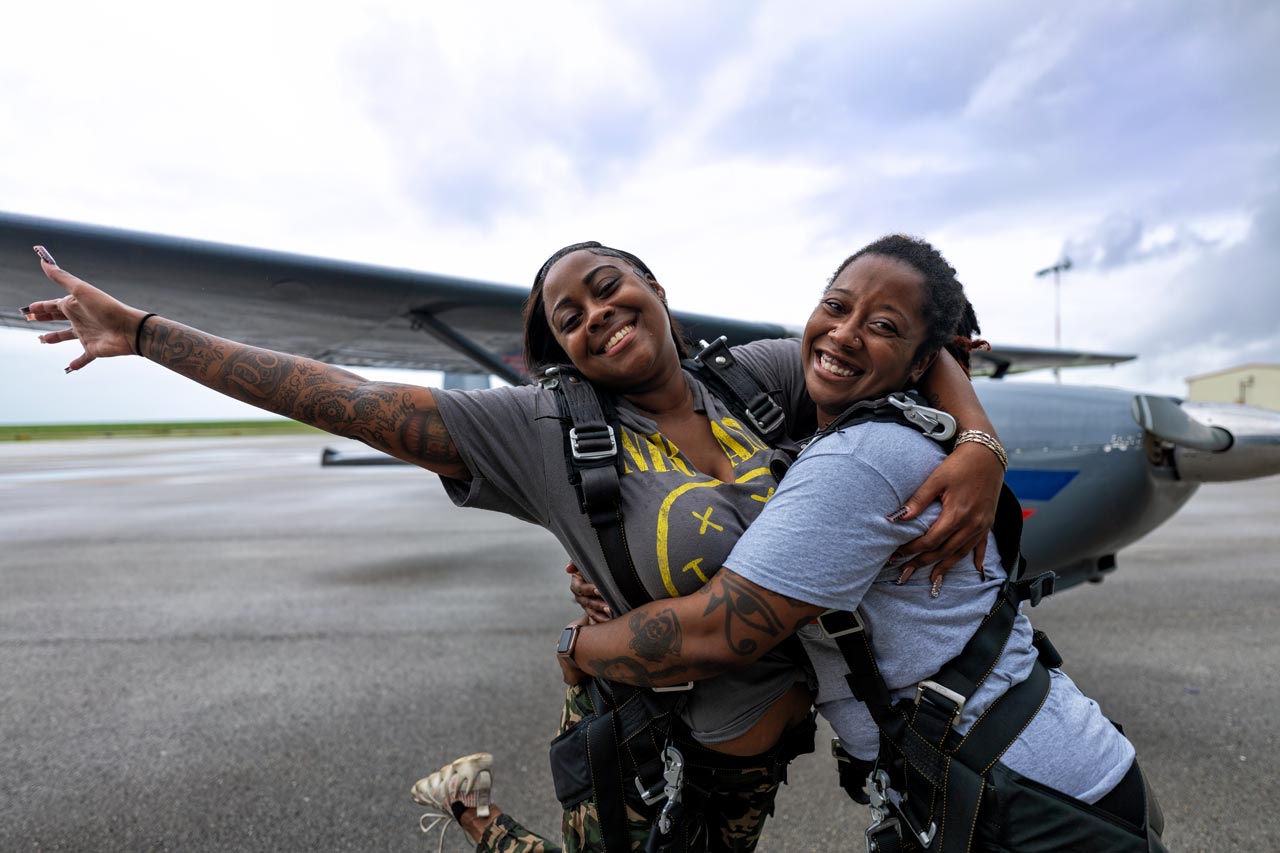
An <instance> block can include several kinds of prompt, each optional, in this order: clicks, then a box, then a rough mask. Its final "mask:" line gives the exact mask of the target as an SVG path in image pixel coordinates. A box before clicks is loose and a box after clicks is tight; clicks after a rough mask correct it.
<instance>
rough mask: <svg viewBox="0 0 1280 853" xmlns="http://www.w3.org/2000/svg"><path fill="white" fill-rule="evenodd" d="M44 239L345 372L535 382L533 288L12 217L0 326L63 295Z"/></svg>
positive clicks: (0, 252) (63, 252) (112, 283)
mask: <svg viewBox="0 0 1280 853" xmlns="http://www.w3.org/2000/svg"><path fill="white" fill-rule="evenodd" d="M37 243H39V244H44V245H45V246H47V247H48V248H49V250H50V251H51V252H52V253H53V254H54V257H56V258H58V259H59V261H60V262H62V263H64V264H66V266H67V269H69V270H71V271H72V272H74V273H75V274H76V275H78V276H80V277H81V278H84V279H85V280H86V281H91V282H93V283H94V284H96V285H98V286H100V287H102V288H103V289H104V290H106V291H107V292H108V293H110V294H111V295H112V296H115V297H116V298H118V299H120V300H122V301H124V302H127V303H129V304H131V305H135V306H137V307H139V308H145V309H146V310H148V311H155V312H156V313H157V314H162V315H168V316H172V317H176V318H180V319H181V320H182V322H184V323H189V324H191V325H193V326H196V327H198V328H201V329H204V330H206V331H208V332H211V333H213V334H218V335H223V336H225V337H229V338H232V339H234V340H239V341H243V342H245V343H248V344H253V345H255V346H264V347H270V348H271V349H277V350H281V351H284V352H291V353H296V354H299V355H305V356H310V357H312V358H316V359H319V360H320V361H325V362H329V363H332V364H343V365H352V366H373V367H406V368H418V369H425V370H442V371H448V372H455V373H475V372H476V365H477V364H479V365H481V366H482V367H483V369H484V372H487V373H493V374H496V375H498V376H502V377H503V378H504V379H506V380H507V381H509V382H519V381H521V378H522V375H523V360H522V358H521V354H520V353H521V321H520V310H521V306H522V305H523V303H524V299H525V296H526V295H527V293H528V290H527V289H526V288H524V287H512V286H509V285H502V284H493V283H489V282H483V281H474V280H471V279H464V278H456V277H452V276H443V275H433V274H430V273H423V272H415V271H412V270H405V269H393V268H389V267H378V266H372V265H368V264H358V263H352V262H348V261H337V260H327V259H323V258H313V257H306V256H302V255H293V254H286V253H283V252H272V251H266V250H262V249H248V248H243V247H237V246H229V245H224V244H219V243H209V242H202V241H197V240H187V239H182V238H177V237H163V236H157V235H154V234H143V233H139V232H135V231H123V230H119V229H115V228H104V227H100V226H94V225H80V224H73V223H67V222H62V221H58V220H53V219H41V218H36V217H29V216H19V215H16V214H7V213H0V325H5V326H12V327H15V328H21V329H31V328H32V326H33V325H35V324H31V323H28V322H27V321H26V320H24V319H23V318H22V316H21V314H20V313H19V312H18V311H17V309H18V308H19V307H21V306H23V305H27V304H28V303H30V302H31V301H33V300H35V299H40V298H48V297H49V295H50V294H51V287H52V285H51V284H50V283H49V281H48V280H47V279H45V277H44V274H43V273H42V272H41V271H40V267H39V265H38V264H37V263H36V260H35V256H34V254H33V253H32V251H31V247H32V246H33V245H35V244H37ZM55 289H56V288H55ZM673 313H674V314H675V316H676V318H677V319H678V320H679V321H680V322H681V323H682V324H683V325H684V328H685V331H686V333H687V334H688V335H689V337H690V338H691V339H693V340H698V339H699V338H706V339H708V340H709V339H711V338H713V337H715V336H718V335H726V336H728V338H729V340H730V342H732V343H743V342H746V341H750V340H755V339H757V338H780V337H788V336H790V335H791V334H792V332H790V331H789V330H787V329H786V328H785V327H783V326H781V325H779V324H776V323H753V322H746V321H740V320H726V319H723V318H719V317H709V316H706V315H701V314H691V313H688V312H683V311H676V312H673ZM52 327H54V326H50V328H52Z"/></svg>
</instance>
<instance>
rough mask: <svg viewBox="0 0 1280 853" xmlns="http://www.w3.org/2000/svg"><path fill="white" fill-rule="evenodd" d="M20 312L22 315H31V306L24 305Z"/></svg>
mask: <svg viewBox="0 0 1280 853" xmlns="http://www.w3.org/2000/svg"><path fill="white" fill-rule="evenodd" d="M18 311H19V312H20V313H22V314H30V313H31V306H30V305H23V306H22V307H21V308H19V309H18Z"/></svg>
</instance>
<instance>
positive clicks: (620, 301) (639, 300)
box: [542, 249, 680, 392]
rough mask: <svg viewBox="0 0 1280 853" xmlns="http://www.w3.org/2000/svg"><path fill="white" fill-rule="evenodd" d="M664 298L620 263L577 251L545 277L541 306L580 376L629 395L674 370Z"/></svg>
mask: <svg viewBox="0 0 1280 853" xmlns="http://www.w3.org/2000/svg"><path fill="white" fill-rule="evenodd" d="M662 295H663V291H662V287H661V285H659V284H658V283H657V282H656V281H653V280H652V279H649V278H646V277H644V276H643V275H641V274H640V273H639V272H638V271H637V270H636V269H635V268H634V267H632V266H631V265H630V264H629V263H627V262H626V261H625V260H623V259H622V258H615V257H611V256H608V255H597V254H595V253H593V252H592V251H591V250H589V249H583V250H581V251H577V252H573V253H571V254H568V255H565V256H564V257H563V258H561V259H560V260H559V261H558V262H557V263H556V264H555V266H553V267H552V268H551V269H550V270H549V271H548V272H547V276H546V284H545V285H544V287H543V290H542V304H543V308H544V310H545V312H546V318H547V324H548V325H549V326H550V327H551V334H552V335H553V336H554V337H555V340H556V342H557V343H559V344H560V346H561V347H562V348H563V349H564V351H565V354H566V355H568V356H569V360H570V361H572V362H573V366H574V367H576V368H577V369H578V370H580V371H581V372H582V375H583V376H585V377H586V378H588V379H590V380H591V381H592V382H596V383H598V384H600V385H602V386H604V387H606V388H610V389H612V390H615V391H624V392H635V391H641V390H648V389H651V388H653V387H656V386H657V385H658V384H659V383H661V382H662V381H665V380H669V379H670V376H672V375H675V374H677V373H679V371H680V354H679V353H678V352H677V351H676V346H675V340H674V339H673V337H672V335H671V322H670V318H669V316H668V315H667V309H666V306H665V305H664V304H663V302H662Z"/></svg>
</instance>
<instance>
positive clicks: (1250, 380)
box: [1187, 364, 1280, 411]
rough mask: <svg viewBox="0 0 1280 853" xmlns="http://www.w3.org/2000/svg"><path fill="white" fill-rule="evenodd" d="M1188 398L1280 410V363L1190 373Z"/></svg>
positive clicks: (1244, 365) (1246, 365) (1245, 365)
mask: <svg viewBox="0 0 1280 853" xmlns="http://www.w3.org/2000/svg"><path fill="white" fill-rule="evenodd" d="M1187 399H1189V400H1202V401H1205V402H1212V403H1244V404H1245V405H1247V406H1261V407H1262V408H1264V409H1274V410H1276V411H1280V364H1242V365H1240V366H1239V367H1228V368H1227V369H1226V370H1215V371H1214V372H1213V373H1202V374H1201V375H1199V376H1188V377H1187Z"/></svg>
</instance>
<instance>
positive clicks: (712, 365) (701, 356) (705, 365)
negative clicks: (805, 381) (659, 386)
mask: <svg viewBox="0 0 1280 853" xmlns="http://www.w3.org/2000/svg"><path fill="white" fill-rule="evenodd" d="M684 366H685V367H686V368H688V369H689V370H691V371H693V372H694V373H695V374H697V375H698V377H699V378H700V379H701V380H702V381H703V382H705V383H706V384H707V385H709V386H711V388H712V390H713V391H716V392H717V393H716V396H717V397H719V398H720V400H721V402H723V403H724V404H725V405H726V406H728V407H729V409H730V410H732V411H733V412H734V414H736V415H738V417H740V418H744V419H745V420H746V421H747V422H748V423H749V424H750V425H751V427H752V428H753V429H755V431H756V432H758V433H759V434H760V437H761V438H763V439H764V440H765V441H766V442H767V443H769V444H771V445H774V444H777V442H778V441H779V440H780V439H781V438H782V437H783V434H784V432H785V431H786V426H787V417H786V413H785V412H784V411H783V410H782V407H781V406H779V405H778V403H777V401H775V400H774V399H773V397H771V396H770V395H769V393H768V392H767V391H765V390H764V389H763V388H761V387H760V383H759V382H757V381H756V378H755V376H753V375H752V374H751V373H750V371H748V370H747V369H746V368H745V367H743V366H742V365H741V364H740V363H739V362H738V360H737V359H736V358H734V356H733V351H732V350H730V349H729V341H728V339H727V338H725V337H723V336H721V337H719V338H716V339H715V340H714V341H712V342H711V343H709V344H706V345H705V346H703V348H702V350H701V351H700V352H699V353H698V354H697V355H695V356H694V357H693V358H691V359H687V360H686V361H685V362H684Z"/></svg>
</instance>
